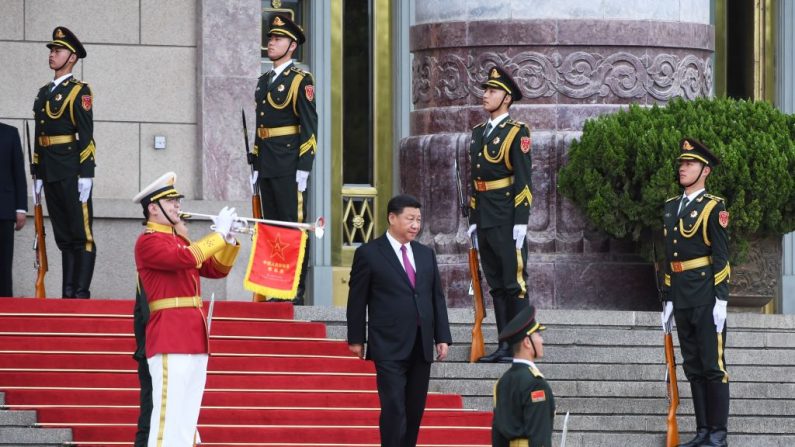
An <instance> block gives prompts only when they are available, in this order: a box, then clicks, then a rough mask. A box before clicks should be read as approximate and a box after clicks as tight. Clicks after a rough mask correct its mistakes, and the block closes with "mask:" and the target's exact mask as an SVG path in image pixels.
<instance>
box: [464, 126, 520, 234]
mask: <svg viewBox="0 0 795 447" xmlns="http://www.w3.org/2000/svg"><path fill="white" fill-rule="evenodd" d="M485 130H486V123H481V124H478V125H477V126H475V128H474V129H472V141H471V144H470V147H469V162H470V171H471V172H472V184H471V185H470V188H472V195H471V199H470V202H469V206H470V208H472V220H471V221H472V223H474V224H477V225H478V227H479V228H491V227H496V226H500V225H518V224H521V225H527V221H528V219H529V218H530V205H531V204H532V202H533V194H532V185H531V174H532V161H531V160H530V149H531V146H532V144H531V140H530V129H529V128H528V127H527V125H526V124H524V123H521V122H519V121H513V120H512V119H510V118H506V119H504V120H503V121H502V122H501V123H500V124H499V125H497V127H496V128H495V129H494V130H492V131H491V134H490V135H489V136H488V140H487V141H484V138H483V133H484V131H485ZM510 177H513V184H512V185H509V186H505V187H502V188H498V189H490V190H488V191H477V188H476V187H475V182H478V181H483V182H488V181H495V180H501V179H506V178H510Z"/></svg>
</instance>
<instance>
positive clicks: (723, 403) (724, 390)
mask: <svg viewBox="0 0 795 447" xmlns="http://www.w3.org/2000/svg"><path fill="white" fill-rule="evenodd" d="M728 422H729V384H728V383H722V382H709V383H707V424H708V425H709V439H708V440H707V441H705V442H704V443H702V444H701V446H704V447H727V446H728V445H729V442H728V441H727V440H726V435H727V430H726V426H727V425H728Z"/></svg>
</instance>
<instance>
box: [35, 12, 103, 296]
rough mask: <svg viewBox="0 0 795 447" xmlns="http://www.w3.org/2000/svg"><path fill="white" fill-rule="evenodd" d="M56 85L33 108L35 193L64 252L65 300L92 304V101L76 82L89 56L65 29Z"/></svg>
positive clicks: (60, 30) (55, 61) (53, 47)
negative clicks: (81, 63) (75, 71)
mask: <svg viewBox="0 0 795 447" xmlns="http://www.w3.org/2000/svg"><path fill="white" fill-rule="evenodd" d="M47 47H48V48H49V49H50V68H51V69H52V70H53V71H54V72H55V76H54V79H53V81H52V82H49V83H47V85H45V86H43V87H42V88H41V89H40V90H39V93H38V95H37V96H36V100H35V101H34V102H33V115H34V117H35V120H36V126H35V129H36V131H35V135H34V137H35V138H34V141H35V153H34V156H33V169H34V170H35V171H36V175H37V180H36V184H35V185H34V187H35V188H36V191H37V192H38V191H41V188H42V187H43V188H44V197H45V198H46V200H47V210H48V211H49V214H50V220H52V229H53V233H54V235H55V243H56V244H57V245H58V249H59V250H61V261H62V266H63V287H62V296H63V297H64V298H90V297H91V292H90V290H89V288H90V286H91V277H92V276H93V275H94V261H95V260H96V257H97V246H96V244H95V243H94V236H93V232H92V229H91V228H92V225H93V221H94V210H93V205H92V203H91V190H92V187H93V179H94V167H95V165H96V163H95V162H94V153H95V148H94V137H93V133H94V118H93V112H92V110H91V107H92V105H93V102H94V101H93V96H92V94H91V88H89V86H88V84H86V83H83V82H80V81H78V80H77V79H75V78H74V76H72V69H73V68H74V66H75V64H76V63H77V60H78V59H83V58H85V57H86V50H85V49H84V48H83V45H82V44H81V43H80V41H79V40H77V37H75V35H74V34H73V33H72V32H71V31H69V30H68V29H66V28H65V27H63V26H59V27H57V28H55V30H53V32H52V41H51V42H50V43H48V44H47Z"/></svg>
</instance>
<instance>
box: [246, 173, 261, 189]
mask: <svg viewBox="0 0 795 447" xmlns="http://www.w3.org/2000/svg"><path fill="white" fill-rule="evenodd" d="M258 178H259V171H254V172H252V173H251V177H249V179H248V180H249V181H250V182H251V188H252V189H254V185H256V184H257V179H258Z"/></svg>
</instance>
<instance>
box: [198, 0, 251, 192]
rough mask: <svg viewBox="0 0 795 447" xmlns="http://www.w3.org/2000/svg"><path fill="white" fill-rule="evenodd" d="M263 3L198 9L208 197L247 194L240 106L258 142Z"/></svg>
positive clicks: (242, 1) (205, 0)
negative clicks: (256, 106) (256, 109)
mask: <svg viewBox="0 0 795 447" xmlns="http://www.w3.org/2000/svg"><path fill="white" fill-rule="evenodd" d="M260 3H261V2H259V1H255V0H226V1H222V2H219V1H214V0H201V1H200V12H199V23H200V26H199V29H198V32H199V49H198V52H199V63H198V64H197V67H198V68H197V69H198V73H197V78H198V80H199V82H198V84H199V92H198V96H199V101H198V105H197V113H198V115H199V118H198V122H199V138H200V141H197V144H198V146H197V150H196V152H195V154H196V156H197V157H198V156H200V154H201V156H202V157H203V159H202V171H201V173H202V181H201V185H202V188H203V191H202V192H201V196H202V198H203V199H205V200H245V199H248V198H250V197H251V189H250V186H249V182H248V176H249V168H248V165H247V164H246V157H245V150H244V143H243V134H242V123H241V118H240V109H241V108H245V109H246V118H247V120H248V128H249V141H250V142H251V144H253V142H254V139H253V136H254V134H253V129H254V89H255V88H256V85H257V78H258V77H259V75H260V29H261V24H260V20H261V19H260V17H261V14H260Z"/></svg>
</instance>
